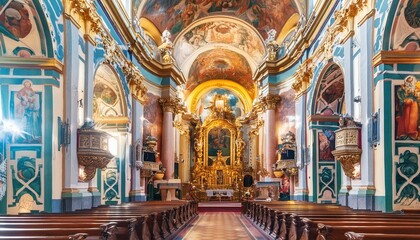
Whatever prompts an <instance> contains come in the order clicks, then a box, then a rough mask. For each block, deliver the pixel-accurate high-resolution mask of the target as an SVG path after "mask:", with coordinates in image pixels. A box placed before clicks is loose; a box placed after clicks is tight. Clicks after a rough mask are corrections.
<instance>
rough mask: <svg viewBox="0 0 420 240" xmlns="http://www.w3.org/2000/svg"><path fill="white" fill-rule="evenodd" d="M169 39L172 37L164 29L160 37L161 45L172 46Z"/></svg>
mask: <svg viewBox="0 0 420 240" xmlns="http://www.w3.org/2000/svg"><path fill="white" fill-rule="evenodd" d="M171 37H172V34H171V32H169V31H168V29H165V31H163V33H162V37H161V39H162V44H167V45H172V41H171Z"/></svg>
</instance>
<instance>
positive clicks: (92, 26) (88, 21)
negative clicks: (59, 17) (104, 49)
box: [64, 0, 102, 45]
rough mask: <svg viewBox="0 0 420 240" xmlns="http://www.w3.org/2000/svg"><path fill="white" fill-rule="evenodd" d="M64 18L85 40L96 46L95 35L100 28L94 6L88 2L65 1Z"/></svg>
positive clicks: (91, 2) (79, 0)
mask: <svg viewBox="0 0 420 240" xmlns="http://www.w3.org/2000/svg"><path fill="white" fill-rule="evenodd" d="M64 16H65V17H67V18H68V19H70V21H72V23H73V24H74V25H75V26H76V27H77V28H79V29H80V30H81V31H82V33H83V34H84V36H85V38H86V40H88V41H89V42H91V43H92V44H93V45H96V42H95V40H94V39H95V35H96V34H98V32H99V30H100V29H101V27H102V24H101V20H100V17H99V14H98V13H97V11H96V7H95V4H94V3H93V1H89V0H65V1H64Z"/></svg>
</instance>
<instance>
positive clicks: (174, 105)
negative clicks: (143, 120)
mask: <svg viewBox="0 0 420 240" xmlns="http://www.w3.org/2000/svg"><path fill="white" fill-rule="evenodd" d="M159 103H160V105H161V106H162V109H163V111H164V112H172V113H175V114H177V113H184V112H186V109H185V106H184V105H183V104H182V103H181V99H179V98H173V97H166V98H160V99H159Z"/></svg>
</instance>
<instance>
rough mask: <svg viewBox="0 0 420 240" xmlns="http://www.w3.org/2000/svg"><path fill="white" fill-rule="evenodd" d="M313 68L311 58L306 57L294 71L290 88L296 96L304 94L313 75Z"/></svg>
mask: <svg viewBox="0 0 420 240" xmlns="http://www.w3.org/2000/svg"><path fill="white" fill-rule="evenodd" d="M313 69H314V66H313V62H312V58H308V59H306V60H305V62H303V63H302V65H300V66H299V68H298V70H297V71H296V74H295V82H294V83H293V84H292V88H293V90H295V92H296V98H298V97H300V96H301V95H302V94H304V93H305V92H306V91H307V89H308V88H309V86H310V84H311V79H312V77H313Z"/></svg>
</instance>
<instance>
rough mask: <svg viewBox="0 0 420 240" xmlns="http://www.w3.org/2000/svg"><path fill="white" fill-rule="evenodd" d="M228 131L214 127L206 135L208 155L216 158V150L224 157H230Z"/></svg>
mask: <svg viewBox="0 0 420 240" xmlns="http://www.w3.org/2000/svg"><path fill="white" fill-rule="evenodd" d="M230 142H231V139H230V131H229V129H226V128H222V127H215V128H213V129H211V130H210V131H209V134H208V155H209V156H216V155H217V150H221V151H222V155H223V156H224V157H227V156H230Z"/></svg>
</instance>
